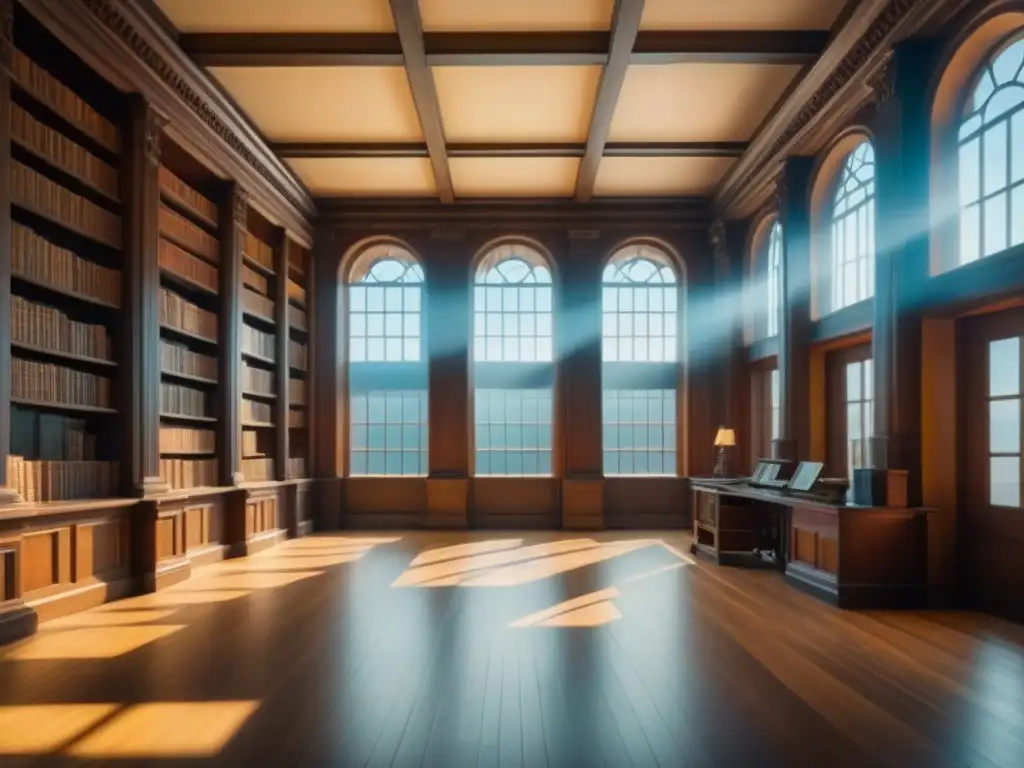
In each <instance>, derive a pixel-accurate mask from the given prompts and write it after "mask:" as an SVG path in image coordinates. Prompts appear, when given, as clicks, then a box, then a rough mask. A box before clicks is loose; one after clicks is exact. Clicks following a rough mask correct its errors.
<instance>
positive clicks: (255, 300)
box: [242, 288, 274, 322]
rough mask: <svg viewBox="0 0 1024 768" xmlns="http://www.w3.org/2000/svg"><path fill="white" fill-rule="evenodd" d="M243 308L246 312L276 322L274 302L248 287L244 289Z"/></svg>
mask: <svg viewBox="0 0 1024 768" xmlns="http://www.w3.org/2000/svg"><path fill="white" fill-rule="evenodd" d="M242 308H243V309H244V310H245V311H246V312H251V313H252V314H254V315H259V316H260V317H262V318H264V319H266V320H269V321H270V322H274V302H273V301H271V300H270V299H268V298H267V297H266V296H261V295H260V294H258V293H256V292H255V291H252V290H249V289H248V288H246V289H244V290H243V291H242Z"/></svg>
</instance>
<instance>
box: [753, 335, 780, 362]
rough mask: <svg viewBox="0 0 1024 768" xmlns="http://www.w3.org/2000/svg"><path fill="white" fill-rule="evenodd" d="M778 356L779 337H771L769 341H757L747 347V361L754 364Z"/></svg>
mask: <svg viewBox="0 0 1024 768" xmlns="http://www.w3.org/2000/svg"><path fill="white" fill-rule="evenodd" d="M778 354H779V337H778V336H772V337H771V338H770V339H758V340H757V341H753V342H751V343H750V344H748V345H747V360H749V361H750V362H752V363H756V362H758V361H760V360H766V359H767V358H769V357H775V356H776V355H778Z"/></svg>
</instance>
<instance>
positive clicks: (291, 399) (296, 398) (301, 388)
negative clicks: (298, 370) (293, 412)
mask: <svg viewBox="0 0 1024 768" xmlns="http://www.w3.org/2000/svg"><path fill="white" fill-rule="evenodd" d="M288 403H289V404H290V405H305V404H306V381H305V379H289V380H288Z"/></svg>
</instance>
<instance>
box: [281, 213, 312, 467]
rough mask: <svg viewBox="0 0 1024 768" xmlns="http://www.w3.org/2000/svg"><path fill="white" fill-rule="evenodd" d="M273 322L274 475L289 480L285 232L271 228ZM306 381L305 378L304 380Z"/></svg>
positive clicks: (286, 257) (288, 327) (286, 235)
mask: <svg viewBox="0 0 1024 768" xmlns="http://www.w3.org/2000/svg"><path fill="white" fill-rule="evenodd" d="M272 245H273V248H274V272H275V273H276V274H277V279H276V280H275V281H274V297H273V298H274V312H275V314H276V316H275V317H274V324H275V325H276V326H277V334H276V336H275V337H274V343H275V349H274V352H275V354H274V358H275V359H276V361H277V365H276V366H275V368H274V390H275V393H276V395H277V403H276V406H275V408H276V414H275V418H274V423H275V427H274V443H275V454H274V455H275V456H276V457H277V458H276V459H275V461H274V478H275V479H276V480H282V481H283V480H287V479H288V457H289V455H290V454H289V453H288V438H289V433H288V415H289V414H288V409H289V405H288V402H289V397H288V392H289V386H288V382H289V376H288V357H289V355H288V342H289V341H290V340H291V333H290V332H289V329H290V328H291V323H290V322H289V320H288V275H289V270H288V247H289V245H288V233H287V232H285V230H283V229H280V228H278V229H276V230H275V231H274V243H273V244H272ZM307 381H308V379H307Z"/></svg>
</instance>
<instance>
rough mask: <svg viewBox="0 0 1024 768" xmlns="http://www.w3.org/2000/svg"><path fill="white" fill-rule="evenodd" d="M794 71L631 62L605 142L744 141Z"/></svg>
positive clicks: (785, 67)
mask: <svg viewBox="0 0 1024 768" xmlns="http://www.w3.org/2000/svg"><path fill="white" fill-rule="evenodd" d="M799 71H800V67H798V66H795V65H753V64H646V65H633V66H631V67H630V68H629V70H628V71H627V72H626V81H625V83H623V86H622V93H621V95H620V97H619V103H618V105H617V106H616V108H615V116H614V117H613V118H612V125H611V132H610V135H609V141H747V140H749V139H750V138H751V136H752V135H753V133H754V130H755V129H756V128H757V126H758V125H759V124H760V123H761V121H762V120H763V119H764V118H765V116H766V115H767V114H768V112H769V110H771V108H772V107H773V106H774V105H775V103H776V102H777V101H778V99H779V97H780V96H781V95H782V93H783V91H784V90H785V89H786V87H787V86H788V85H789V84H790V82H792V80H793V78H794V77H796V75H797V73H798V72H799Z"/></svg>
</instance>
